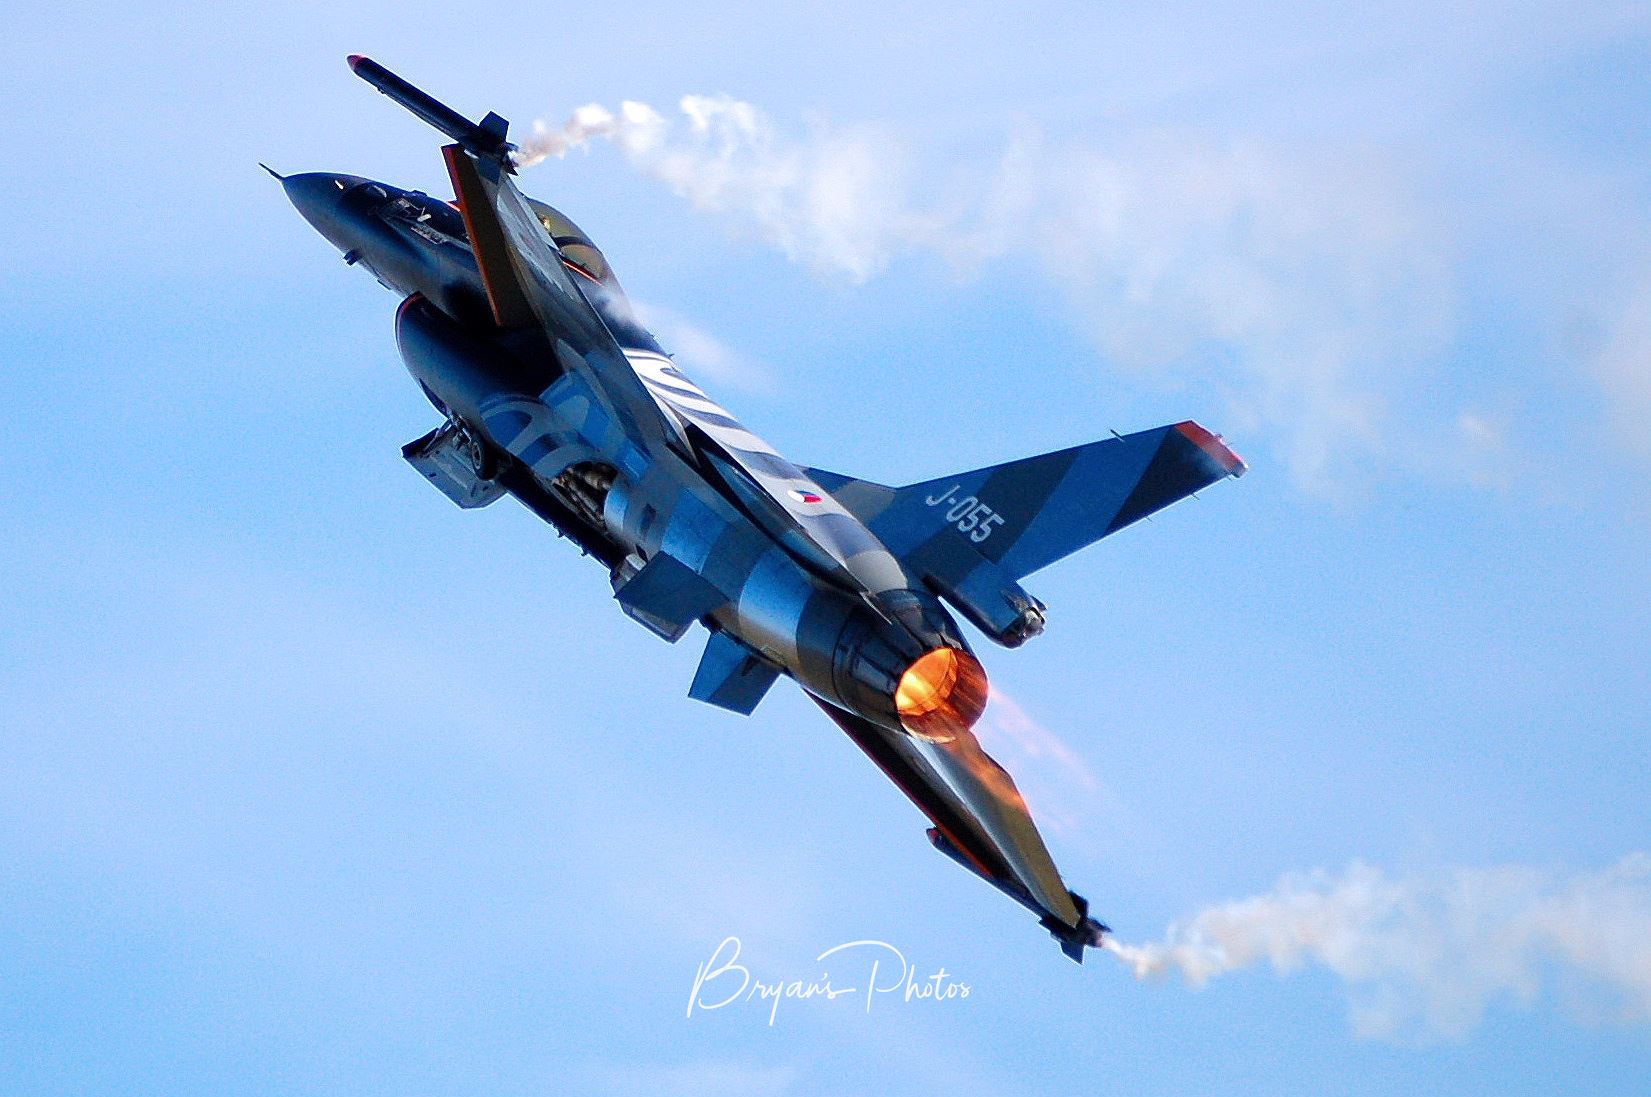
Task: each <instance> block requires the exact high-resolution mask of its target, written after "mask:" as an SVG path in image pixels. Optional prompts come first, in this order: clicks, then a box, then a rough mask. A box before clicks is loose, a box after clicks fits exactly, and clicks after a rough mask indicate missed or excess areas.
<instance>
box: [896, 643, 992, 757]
mask: <svg viewBox="0 0 1651 1097" xmlns="http://www.w3.org/2000/svg"><path fill="white" fill-rule="evenodd" d="M986 698H987V685H986V671H985V669H984V668H983V667H982V666H981V665H980V661H979V660H978V659H976V658H975V657H974V656H973V655H970V654H969V653H968V652H967V651H963V650H961V649H958V648H951V647H941V648H935V649H934V650H933V651H931V652H929V653H928V654H926V655H924V656H923V657H921V658H920V659H918V660H917V661H916V662H915V663H913V664H912V665H911V666H909V667H907V668H906V673H904V674H902V675H901V676H900V684H899V686H898V687H897V688H896V689H895V691H894V707H895V711H897V712H898V713H899V714H900V723H901V724H902V725H904V726H905V728H906V730H907V731H910V732H911V733H912V734H913V735H917V736H920V737H922V738H924V739H930V740H933V741H935V742H939V743H945V742H950V741H951V740H952V739H953V738H955V737H956V735H957V733H958V731H960V730H962V731H967V730H968V729H969V728H972V727H974V725H975V721H977V720H979V719H980V715H981V713H983V712H985V711H986Z"/></svg>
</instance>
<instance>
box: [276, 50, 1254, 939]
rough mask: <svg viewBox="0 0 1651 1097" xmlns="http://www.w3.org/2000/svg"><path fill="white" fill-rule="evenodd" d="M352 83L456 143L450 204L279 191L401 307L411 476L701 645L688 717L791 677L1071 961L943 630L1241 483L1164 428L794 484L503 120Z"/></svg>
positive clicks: (973, 680) (996, 625) (1062, 894)
mask: <svg viewBox="0 0 1651 1097" xmlns="http://www.w3.org/2000/svg"><path fill="white" fill-rule="evenodd" d="M349 63H350V67H351V68H352V69H353V70H354V71H355V73H356V74H357V75H358V76H360V77H362V78H363V79H365V80H366V81H367V82H368V83H370V84H372V85H373V86H374V87H376V88H377V89H378V90H379V91H381V92H383V93H384V94H385V95H388V96H389V97H390V98H392V99H394V100H395V101H396V102H398V103H400V104H401V105H402V106H404V107H406V108H407V109H409V110H411V111H412V112H413V113H414V114H416V115H418V116H419V117H420V118H422V119H424V120H425V121H426V122H428V123H430V124H431V125H432V126H434V127H435V128H436V129H438V130H440V131H442V132H443V133H445V134H446V135H447V136H448V137H449V138H450V139H451V141H450V143H449V144H447V145H445V146H444V147H443V148H442V150H441V151H442V155H443V157H444V158H445V161H446V166H447V173H448V177H449V178H450V180H451V182H452V186H453V191H454V195H455V197H454V199H453V200H452V201H448V200H446V199H443V198H437V197H432V196H430V195H427V194H423V193H421V192H419V191H409V190H402V189H400V188H397V187H393V186H390V185H388V184H386V183H379V182H375V181H373V180H371V179H364V178H360V177H358V176H353V175H333V174H325V173H309V174H303V175H290V176H285V177H282V176H279V175H277V178H279V179H280V180H281V182H282V185H283V186H284V188H285V190H286V193H287V195H288V196H289V198H290V199H291V200H292V203H293V205H295V206H296V207H297V208H298V211H299V212H300V213H301V214H303V216H304V218H305V219H306V220H308V221H309V222H310V224H311V225H313V226H314V227H315V228H316V230H317V231H319V232H320V233H321V235H322V236H324V237H326V238H327V240H329V241H331V242H332V244H333V245H334V246H336V247H337V248H338V249H339V250H340V251H342V252H343V254H344V261H345V262H346V263H348V264H350V265H352V266H356V267H359V268H362V269H364V270H366V271H369V272H370V273H372V274H373V276H374V277H376V278H377V279H378V281H379V282H381V283H382V284H383V285H384V286H385V287H386V288H387V289H389V290H390V291H391V292H393V293H394V294H396V296H397V297H399V298H400V299H401V305H400V307H399V309H398V310H397V312H396V321H395V331H396V341H397V344H398V346H399V348H400V352H401V357H402V358H403V360H404V361H405V362H406V365H407V368H408V370H409V371H410V372H411V373H412V375H413V379H414V380H415V381H417V382H418V384H419V387H420V388H421V389H422V390H423V391H424V394H425V396H426V397H428V398H429V401H430V403H431V404H433V405H434V406H435V409H436V411H437V412H439V413H440V414H441V416H442V423H441V425H440V426H438V427H437V428H436V429H434V430H432V431H430V432H429V433H428V434H426V435H424V436H423V437H422V438H419V439H417V440H416V441H414V442H411V443H409V444H408V445H407V446H405V447H403V450H402V454H403V456H404V457H405V458H406V459H407V461H408V462H409V463H410V464H411V465H412V466H413V467H414V468H415V469H417V470H418V471H419V472H420V473H422V474H423V475H424V477H425V478H426V479H428V480H429V481H430V482H431V483H432V484H434V485H435V486H436V487H437V488H438V489H439V490H440V491H441V492H442V493H443V494H445V495H446V496H447V497H448V498H449V499H451V500H452V501H453V502H454V503H456V504H458V505H459V506H461V507H467V508H469V507H483V506H486V505H488V504H490V503H492V502H494V501H495V500H497V499H499V498H500V497H502V496H504V495H510V496H513V497H514V498H515V499H516V500H518V501H519V502H520V503H522V504H523V505H525V506H526V507H528V508H529V509H530V510H532V511H533V512H534V513H535V514H537V515H539V516H540V517H541V518H543V519H544V520H545V521H546V522H548V523H549V524H550V525H552V526H553V527H555V528H556V529H557V530H558V531H559V532H561V533H562V534H563V535H565V536H566V537H568V538H570V539H571V540H572V541H573V542H574V543H575V544H577V545H578V546H579V547H580V548H581V549H583V550H584V551H585V553H587V554H588V555H590V556H592V557H594V558H595V559H596V560H598V561H600V562H601V564H602V566H603V567H604V568H606V569H607V572H608V577H609V580H610V582H611V583H612V586H613V592H614V598H615V600H616V601H617V602H618V603H619V608H620V609H621V610H623V611H624V612H625V613H626V614H628V615H629V616H630V617H631V618H632V619H634V620H635V621H637V622H638V623H640V624H641V625H642V626H643V627H645V628H647V629H649V630H650V631H652V632H654V633H656V634H657V635H659V636H660V637H662V638H663V639H665V640H667V641H670V642H672V643H675V642H676V641H678V640H680V639H681V638H682V637H683V636H684V635H686V634H687V633H688V631H689V630H690V629H691V628H692V627H693V626H694V625H695V624H699V625H701V626H703V627H704V628H705V629H706V630H707V632H708V633H709V639H708V640H707V641H706V643H705V652H704V655H703V657H702V658H701V659H700V663H699V668H698V671H697V672H696V673H695V675H694V679H693V683H692V685H691V686H690V687H689V689H688V694H689V696H690V697H693V698H696V699H698V700H700V701H704V702H707V703H709V704H712V705H717V706H720V707H722V708H724V709H728V710H731V711H733V712H736V713H742V714H749V713H751V712H752V711H753V710H754V709H755V708H756V707H757V704H758V702H760V701H761V700H762V698H763V696H764V695H765V694H766V693H767V692H768V690H769V688H770V687H771V686H772V685H773V684H774V682H775V681H776V680H777V679H779V678H781V677H785V678H789V679H791V680H792V681H794V682H796V683H797V685H799V686H801V687H802V689H803V690H804V691H806V692H807V694H808V696H809V697H810V698H811V699H813V700H814V701H815V702H816V703H817V704H818V705H819V706H820V708H822V709H823V710H824V711H825V713H826V714H827V715H828V716H830V717H831V719H832V720H834V721H835V722H836V723H837V725H838V727H840V728H841V729H842V730H843V731H844V732H846V733H847V734H848V736H849V738H850V739H852V740H853V741H854V743H855V744H856V745H857V746H859V747H860V749H861V750H863V751H864V752H865V753H866V754H867V755H868V756H870V758H871V760H872V761H873V762H875V763H876V764H877V766H878V767H879V768H881V769H882V770H883V772H884V773H885V774H887V775H888V777H889V779H890V780H892V781H893V782H894V783H895V784H896V785H897V786H899V788H900V790H901V791H902V792H904V793H905V794H906V795H907V796H908V797H910V799H911V800H912V802H913V803H914V804H915V805H916V806H917V807H918V808H919V809H920V810H921V811H922V813H923V814H924V815H926V816H927V817H928V820H929V822H930V823H931V826H930V827H929V829H928V836H929V839H930V840H931V841H932V842H933V844H934V845H935V846H936V847H937V848H939V849H940V850H941V851H942V852H944V853H946V854H947V855H948V856H950V857H951V858H953V859H954V860H956V861H957V862H958V863H959V864H961V865H963V866H964V867H965V868H967V869H969V870H970V871H972V872H974V873H976V874H978V875H979V876H981V877H982V878H984V879H985V880H986V881H988V882H989V883H991V884H992V885H993V886H995V887H997V888H998V889H1000V890H1001V891H1003V892H1004V893H1006V894H1007V895H1009V896H1010V897H1011V898H1013V899H1014V900H1015V901H1016V902H1018V903H1020V904H1022V905H1023V906H1025V907H1026V908H1027V909H1029V910H1030V911H1031V912H1032V913H1033V914H1034V915H1035V916H1036V917H1037V918H1038V919H1039V921H1040V923H1041V925H1042V926H1043V927H1044V928H1046V929H1047V930H1048V931H1049V932H1050V933H1051V934H1052V935H1053V936H1054V937H1055V939H1056V940H1057V941H1058V942H1059V943H1060V946H1061V949H1062V950H1063V951H1064V952H1065V953H1066V954H1067V955H1068V956H1070V957H1071V958H1072V959H1074V960H1077V961H1079V962H1082V959H1083V952H1084V949H1085V948H1086V947H1096V946H1099V945H1100V944H1101V941H1102V938H1103V934H1105V933H1107V932H1109V931H1108V929H1107V927H1106V926H1104V925H1102V924H1101V923H1100V922H1098V921H1096V920H1095V919H1094V918H1093V917H1091V916H1090V914H1089V904H1088V903H1087V902H1086V901H1085V900H1084V899H1083V898H1082V897H1081V896H1079V895H1078V894H1076V893H1075V892H1072V891H1070V890H1068V888H1067V886H1066V884H1065V883H1064V882H1063V880H1062V879H1061V874H1060V872H1059V871H1058V870H1057V869H1056V868H1055V864H1054V861H1053V860H1052V859H1051V857H1050V855H1049V851H1048V849H1047V848H1046V847H1045V845H1044V841H1043V838H1042V837H1041V836H1040V835H1039V833H1038V829H1037V827H1036V826H1035V825H1034V824H1033V821H1032V817H1031V814H1030V813H1029V812H1028V811H1027V807H1026V803H1025V801H1024V800H1023V799H1022V797H1021V794H1020V792H1019V791H1018V790H1017V789H1016V787H1015V782H1014V781H1013V780H1012V779H1011V778H1010V776H1009V774H1008V773H1007V772H1005V771H1004V769H1003V768H1002V767H1001V766H999V765H998V764H997V763H996V762H995V761H993V759H992V758H991V757H990V756H989V755H988V754H987V753H986V752H985V751H984V750H982V749H981V745H980V743H979V741H978V739H977V738H976V736H975V734H974V732H973V731H972V730H971V729H972V728H973V726H974V725H975V723H976V721H977V720H979V718H980V716H981V714H982V712H983V710H984V709H985V707H986V703H987V698H988V689H987V682H986V673H985V671H984V670H983V669H982V667H981V664H980V661H979V660H978V659H977V658H976V657H975V655H974V652H973V650H972V649H971V648H970V646H969V643H968V641H967V640H966V639H965V638H964V634H963V630H962V628H960V627H959V625H958V622H957V620H956V618H954V616H953V612H954V611H955V612H956V613H957V614H958V615H960V616H961V617H962V618H963V619H964V620H966V621H968V622H969V623H970V624H971V625H973V626H974V627H975V628H977V629H979V630H980V631H981V632H982V633H983V634H985V636H987V637H988V638H989V639H991V640H993V641H994V642H996V643H998V644H1001V645H1004V646H1006V647H1017V646H1019V645H1020V644H1022V643H1024V642H1025V641H1026V640H1028V639H1029V638H1031V637H1033V636H1035V635H1037V634H1038V633H1039V632H1041V631H1042V630H1043V626H1044V605H1043V603H1042V602H1040V601H1038V600H1037V599H1036V598H1034V597H1033V596H1032V595H1031V594H1029V593H1027V591H1026V590H1025V589H1024V588H1023V587H1022V586H1021V582H1020V581H1021V580H1022V579H1024V578H1025V577H1026V576H1027V575H1030V574H1031V573H1033V572H1035V571H1037V570H1038V569H1040V568H1043V567H1045V566H1047V565H1049V564H1051V563H1054V562H1055V561H1056V560H1059V559H1061V558H1062V557H1064V556H1067V555H1068V554H1070V553H1072V552H1075V551H1077V550H1078V549H1080V548H1083V547H1084V546H1085V545H1088V544H1090V543H1092V542H1094V541H1097V540H1099V539H1101V538H1102V537H1105V536H1107V535H1108V534H1111V533H1114V532H1116V531H1118V530H1120V529H1122V528H1123V527H1125V526H1127V525H1130V524H1131V523H1134V522H1136V521H1138V520H1140V519H1142V518H1145V517H1147V516H1148V515H1150V514H1152V513H1153V512H1155V511H1157V510H1159V509H1161V508H1163V507H1166V506H1168V505H1169V504H1171V503H1173V502H1175V501H1177V500H1179V499H1181V498H1184V497H1185V496H1187V495H1190V494H1192V493H1193V492H1195V491H1197V490H1199V489H1200V488H1203V487H1206V486H1208V485H1210V484H1212V483H1214V482H1216V481H1218V480H1222V479H1225V478H1227V477H1229V476H1238V475H1240V474H1242V473H1243V472H1244V471H1245V465H1244V462H1243V461H1242V460H1241V459H1240V458H1239V457H1238V456H1237V455H1236V454H1234V453H1233V452H1232V450H1230V449H1228V448H1227V446H1226V445H1225V444H1224V443H1223V442H1222V440H1221V439H1220V438H1219V437H1218V436H1216V435H1214V434H1211V433H1210V432H1209V431H1207V430H1205V429H1204V428H1203V427H1201V426H1199V425H1198V424H1197V423H1193V422H1183V423H1176V424H1173V425H1170V426H1164V427H1158V428H1155V429H1152V430H1145V431H1141V432H1139V433H1135V434H1128V435H1114V436H1113V437H1110V438H1107V439H1103V440H1101V441H1098V442H1092V443H1090V444H1088V445H1081V446H1075V447H1073V448H1070V449H1063V450H1059V451H1057V452H1053V453H1045V454H1041V455H1038V456H1035V457H1028V458H1025V459H1024V460H1019V461H1010V462H1008V463H1006V464H999V465H992V466H988V467H983V468H974V469H968V470H965V471H960V472H956V473H952V474H950V475H947V476H941V477H939V478H937V479H934V480H928V481H925V482H923V483H918V484H911V485H908V486H906V487H889V486H885V485H883V484H880V483H875V482H873V481H870V480H860V479H856V478H854V477H851V476H845V475H841V474H839V473H835V472H827V471H824V470H822V469H817V468H809V467H807V466H803V465H798V464H794V463H793V462H791V461H789V460H787V459H786V458H785V457H783V456H781V455H780V454H779V453H777V452H775V450H774V449H773V447H771V446H769V445H768V444H767V443H766V442H764V441H763V440H762V439H761V438H759V437H758V436H757V435H755V434H754V433H752V432H751V431H750V430H749V429H748V428H746V427H745V426H744V425H743V424H741V423H740V422H739V420H737V419H736V418H735V417H734V416H733V415H732V414H731V413H730V412H729V411H728V410H727V409H726V408H724V407H723V406H722V405H720V404H718V403H717V402H716V401H715V400H713V399H712V398H711V397H710V396H708V395H706V393H705V391H704V390H703V389H701V388H700V387H699V386H698V385H697V384H695V383H694V382H693V381H692V380H690V379H689V378H688V377H687V376H686V375H684V374H683V372H682V371H681V370H680V369H679V368H678V367H677V365H676V364H675V362H674V361H673V360H672V358H671V356H670V355H669V354H668V353H667V352H666V350H665V348H663V347H661V346H660V345H659V343H658V342H657V341H656V340H655V339H654V337H653V335H652V334H650V333H649V332H648V331H647V330H646V328H645V327H644V326H643V325H642V324H641V323H640V322H639V321H638V320H637V316H636V313H635V312H634V310H633V309H632V307H631V305H630V304H629V302H628V301H627V298H626V296H625V293H624V291H623V290H622V289H621V288H620V285H619V281H618V279H617V278H615V277H614V273H613V270H612V269H611V268H610V267H609V265H608V261H607V259H606V258H605V257H604V256H603V254H602V252H601V251H599V250H598V249H597V247H596V245H595V244H593V243H592V242H591V240H590V238H589V237H588V236H586V235H585V233H584V232H582V231H580V229H579V228H578V226H576V225H575V224H574V223H573V222H572V221H570V220H569V219H568V218H567V217H565V216H564V215H563V214H562V213H560V212H559V211H557V210H555V209H553V208H551V207H550V206H548V205H545V204H544V203H542V202H538V201H535V200H534V199H532V198H528V197H526V196H525V195H523V194H522V192H521V191H520V190H518V189H517V186H516V182H515V180H514V178H513V176H514V175H515V164H514V162H513V160H512V153H513V152H514V150H515V146H513V145H512V144H510V142H509V141H508V140H507V134H508V123H506V122H505V120H504V119H503V118H500V117H499V116H498V115H497V114H492V113H489V114H488V115H487V116H486V117H484V118H483V119H482V120H481V121H480V122H472V121H470V120H469V119H467V118H465V117H464V116H462V115H460V114H459V113H457V112H456V111H454V110H452V109H450V108H448V107H446V106H445V105H443V104H441V103H439V102H437V101H436V100H435V99H433V98H431V97H430V96H429V95H427V94H425V93H424V92H422V91H420V90H419V89H417V88H415V87H413V86H412V85H411V84H409V83H407V82H406V81H405V80H402V79H401V78H400V77H398V76H396V75H395V74H394V73H392V72H390V71H389V70H387V69H385V68H384V67H383V66H381V65H379V64H377V63H375V62H373V61H372V60H370V59H368V58H366V57H361V56H352V57H351V58H350V59H349ZM271 174H276V173H274V172H273V171H272V172H271Z"/></svg>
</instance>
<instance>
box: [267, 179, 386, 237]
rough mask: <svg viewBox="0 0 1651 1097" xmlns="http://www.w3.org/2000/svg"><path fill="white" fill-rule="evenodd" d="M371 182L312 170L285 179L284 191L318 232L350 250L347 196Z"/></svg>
mask: <svg viewBox="0 0 1651 1097" xmlns="http://www.w3.org/2000/svg"><path fill="white" fill-rule="evenodd" d="M366 181H367V180H365V179H361V178H359V177H357V176H354V175H333V174H331V173H330V172H323V171H311V172H305V173H303V174H302V175H289V176H287V177H286V178H284V179H282V180H281V188H282V189H283V190H285V191H286V192H287V199H288V200H289V201H291V202H292V204H293V206H294V207H295V208H296V209H297V210H298V212H299V213H301V214H303V215H304V220H306V221H308V222H309V223H310V224H311V225H314V226H315V230H316V231H317V232H319V233H320V234H321V235H322V236H325V237H326V238H327V239H328V240H330V241H332V242H333V243H334V244H336V245H338V246H339V247H341V248H343V247H347V246H348V245H347V244H345V243H344V242H343V239H344V235H345V232H346V224H345V220H344V218H343V216H342V214H343V212H344V196H345V195H346V194H348V193H349V192H350V190H351V188H353V187H354V186H355V185H356V184H357V183H365V182H366Z"/></svg>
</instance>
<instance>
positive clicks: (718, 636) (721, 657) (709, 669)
mask: <svg viewBox="0 0 1651 1097" xmlns="http://www.w3.org/2000/svg"><path fill="white" fill-rule="evenodd" d="M779 676H780V672H779V671H778V670H776V669H775V667H774V665H773V664H772V663H770V662H768V661H767V660H765V659H762V658H759V657H758V655H757V654H756V652H754V651H752V650H751V649H750V648H748V647H746V646H745V645H744V644H742V643H740V642H739V641H738V640H736V639H734V638H733V637H732V636H730V635H728V633H726V632H721V631H718V632H713V633H712V634H711V639H710V640H709V641H707V642H706V644H705V654H704V655H702V656H700V660H699V670H698V671H697V672H696V673H695V674H694V684H693V685H692V686H690V687H689V688H688V696H689V697H692V698H693V699H694V700H696V701H704V702H705V703H706V704H708V705H716V706H717V707H718V708H725V709H727V710H728V711H729V712H737V713H739V714H740V715H741V716H749V715H751V713H752V712H753V711H755V709H756V707H757V704H758V703H759V702H760V701H761V700H762V699H763V697H764V696H765V695H767V693H768V687H769V686H772V685H773V684H774V680H775V679H776V678H778V677H779Z"/></svg>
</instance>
